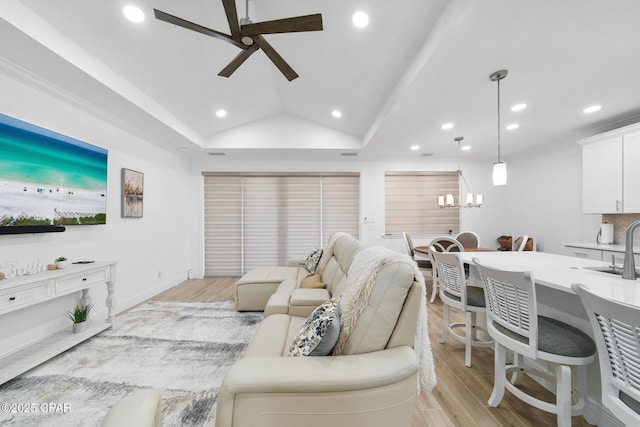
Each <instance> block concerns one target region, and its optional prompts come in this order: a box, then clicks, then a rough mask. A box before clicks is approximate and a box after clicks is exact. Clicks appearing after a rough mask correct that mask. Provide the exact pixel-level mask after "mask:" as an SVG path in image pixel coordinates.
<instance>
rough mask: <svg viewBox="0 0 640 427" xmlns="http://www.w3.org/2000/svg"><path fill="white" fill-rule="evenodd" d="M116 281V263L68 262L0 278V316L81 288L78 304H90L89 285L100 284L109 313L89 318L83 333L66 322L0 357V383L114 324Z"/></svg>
mask: <svg viewBox="0 0 640 427" xmlns="http://www.w3.org/2000/svg"><path fill="white" fill-rule="evenodd" d="M115 281H116V263H115V262H93V263H90V264H70V265H69V266H68V267H67V268H65V269H62V270H53V271H44V272H41V273H38V274H33V275H25V276H19V277H14V278H11V279H5V280H1V281H0V315H3V314H6V313H10V312H12V311H16V310H21V309H24V308H26V307H30V306H33V305H35V304H39V303H42V302H45V301H49V300H52V299H54V298H58V297H61V296H63V295H68V294H71V293H74V292H78V291H82V300H81V304H91V297H90V296H89V288H91V287H93V286H99V285H103V286H106V287H107V293H108V295H107V309H108V315H107V319H106V320H104V321H98V320H90V322H91V323H90V324H89V326H88V328H87V329H86V330H84V331H82V332H79V333H73V332H72V330H71V329H72V326H71V325H69V327H68V328H65V329H64V330H62V331H60V332H57V333H55V334H53V335H50V336H48V337H46V338H44V339H42V340H40V341H38V342H36V343H33V344H31V345H29V346H27V347H24V348H20V349H17V350H16V351H15V352H13V353H10V354H8V355H7V356H5V357H2V358H0V384H4V383H5V382H7V381H9V380H10V379H12V378H15V377H17V376H18V375H20V374H22V373H24V372H26V371H28V370H29V369H31V368H33V367H35V366H37V365H39V364H41V363H43V362H46V361H47V360H49V359H51V358H52V357H54V356H56V355H58V354H60V353H62V352H63V351H66V350H68V349H70V348H71V347H73V346H75V345H77V344H79V343H81V342H82V341H84V340H86V339H88V338H90V337H92V336H94V335H96V334H98V333H100V332H102V331H104V330H105V329H108V328H110V327H112V326H114V323H115V303H116V298H115ZM70 309H71V307H70Z"/></svg>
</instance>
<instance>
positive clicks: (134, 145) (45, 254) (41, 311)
mask: <svg viewBox="0 0 640 427" xmlns="http://www.w3.org/2000/svg"><path fill="white" fill-rule="evenodd" d="M0 93H2V96H1V97H0V113H3V114H6V115H9V116H12V117H15V118H17V119H20V120H23V121H26V122H29V123H33V124H35V125H38V126H41V127H44V128H47V129H50V130H53V131H55V132H58V133H62V134H64V135H68V136H71V137H73V138H76V139H79V140H82V141H85V142H88V143H90V144H93V145H97V146H100V147H103V148H106V149H108V150H109V156H108V182H107V224H106V225H98V226H75V227H67V230H66V231H65V232H63V233H51V234H35V235H1V236H0V264H7V263H10V262H17V263H19V264H27V263H29V262H32V261H34V260H42V261H43V262H45V263H50V262H52V261H53V260H54V259H55V258H56V257H58V256H62V255H64V256H66V257H67V258H69V259H70V261H75V260H115V261H118V267H117V283H116V296H117V306H116V309H117V311H118V312H120V311H122V310H123V309H126V308H128V307H130V306H131V305H133V304H136V303H139V302H141V301H143V300H144V299H146V298H149V297H150V296H152V295H155V294H157V293H159V292H160V291H162V290H164V289H166V288H168V287H170V286H172V285H175V284H177V283H179V282H180V281H182V280H184V279H185V278H186V275H187V269H188V268H193V267H194V266H192V265H190V264H189V252H190V248H191V247H192V246H193V244H192V243H191V240H190V238H189V234H188V233H187V226H188V223H189V221H190V217H191V216H192V215H193V211H192V210H190V209H189V208H188V206H189V193H188V192H187V191H186V190H187V188H188V187H187V186H188V168H189V165H188V161H187V160H185V159H183V158H180V157H179V156H177V155H175V154H173V153H169V152H167V151H164V150H161V149H158V148H156V147H155V146H154V145H152V144H150V143H149V142H147V141H144V140H141V139H140V138H138V137H135V136H133V135H131V134H129V133H126V132H124V131H123V130H121V129H119V128H118V127H117V126H114V125H112V124H109V123H107V122H105V121H103V120H99V119H97V118H96V117H94V116H91V115H89V114H88V113H86V112H84V111H83V109H82V108H76V107H72V106H70V105H69V104H67V103H64V102H61V101H58V100H55V99H53V98H52V97H49V96H46V95H43V94H42V93H41V92H38V91H36V90H34V89H32V88H30V87H27V86H25V85H23V84H21V83H18V82H16V81H15V80H12V79H10V78H8V77H5V76H3V75H1V74H0ZM123 167H126V168H129V169H134V170H137V171H140V172H143V173H144V178H145V181H144V217H143V218H140V219H123V218H120V195H119V191H120V173H121V172H120V171H121V168H123ZM1 285H2V282H0V286H1ZM92 296H93V302H94V304H95V305H96V307H95V309H94V318H104V317H106V308H105V302H104V301H105V298H106V289H102V288H94V290H93V291H92ZM79 298H80V293H79V292H78V293H77V294H74V295H70V296H66V297H62V298H59V299H57V300H54V301H51V302H47V303H43V304H39V305H37V306H34V307H31V308H28V309H25V310H21V311H18V312H13V313H9V314H6V315H3V316H2V324H3V331H4V332H3V334H2V339H1V340H0V353H4V352H6V351H8V350H9V349H11V348H14V347H16V346H21V345H26V344H28V343H29V342H30V341H32V340H34V339H37V338H39V337H42V336H46V335H48V334H51V333H53V332H55V331H56V330H58V329H60V328H62V327H63V326H68V325H69V321H68V320H67V319H66V318H65V315H64V314H65V312H66V311H67V310H69V309H71V308H72V307H73V305H74V304H75V302H76V301H78V300H79Z"/></svg>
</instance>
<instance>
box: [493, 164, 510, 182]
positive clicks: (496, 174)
mask: <svg viewBox="0 0 640 427" xmlns="http://www.w3.org/2000/svg"><path fill="white" fill-rule="evenodd" d="M491 179H492V181H493V185H507V164H506V163H505V162H497V163H494V164H493V173H492V175H491Z"/></svg>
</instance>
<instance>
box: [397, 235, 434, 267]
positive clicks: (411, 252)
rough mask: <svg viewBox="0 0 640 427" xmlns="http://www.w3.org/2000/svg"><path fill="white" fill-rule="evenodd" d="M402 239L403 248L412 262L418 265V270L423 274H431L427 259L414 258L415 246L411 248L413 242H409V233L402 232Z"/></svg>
mask: <svg viewBox="0 0 640 427" xmlns="http://www.w3.org/2000/svg"><path fill="white" fill-rule="evenodd" d="M402 237H403V239H404V243H405V248H406V249H407V252H408V253H409V256H410V257H411V258H413V260H414V261H415V262H416V263H417V264H418V268H419V269H420V270H421V271H423V273H424V272H428V273H429V274H431V271H432V268H433V266H432V264H431V261H430V260H428V259H420V258H416V250H415V246H413V241H412V240H411V236H410V235H409V233H407V232H406V231H403V232H402Z"/></svg>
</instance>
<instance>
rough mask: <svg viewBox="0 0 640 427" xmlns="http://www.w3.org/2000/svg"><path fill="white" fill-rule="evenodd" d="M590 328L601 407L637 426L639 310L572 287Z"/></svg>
mask: <svg viewBox="0 0 640 427" xmlns="http://www.w3.org/2000/svg"><path fill="white" fill-rule="evenodd" d="M571 288H572V289H573V291H574V292H575V293H576V294H578V297H579V298H580V301H582V305H584V308H585V310H586V311H587V316H589V321H590V322H591V327H592V328H593V334H594V337H595V341H596V347H597V348H598V359H599V361H600V382H601V388H602V404H603V405H604V406H605V407H606V408H607V409H609V410H610V411H611V412H612V413H613V415H615V416H616V417H617V418H618V419H619V420H620V421H622V422H623V423H624V424H625V425H627V426H638V425H640V308H638V307H634V306H631V305H627V304H624V303H622V302H617V301H612V300H609V299H606V298H602V297H600V296H598V295H595V294H594V293H593V292H591V291H590V290H589V289H588V288H587V287H586V286H585V285H582V284H573V285H571Z"/></svg>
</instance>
